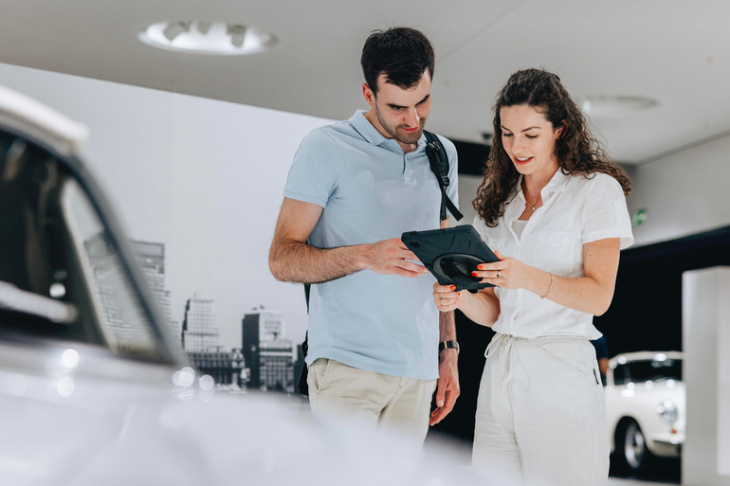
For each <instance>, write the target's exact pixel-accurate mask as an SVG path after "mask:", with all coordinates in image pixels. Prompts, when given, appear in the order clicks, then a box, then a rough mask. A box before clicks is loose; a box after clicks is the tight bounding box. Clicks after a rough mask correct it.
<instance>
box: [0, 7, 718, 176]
mask: <svg viewBox="0 0 730 486" xmlns="http://www.w3.org/2000/svg"><path fill="white" fill-rule="evenodd" d="M2 12H3V14H2V15H1V16H0V45H2V48H1V49H0V63H8V64H16V65H20V66H26V67H32V68H37V69H44V70H49V71H55V72H60V73H66V74H73V75H78V76H85V77H89V78H95V79H101V80H107V81H114V82H118V83H126V84H131V85H136V86H143V87H148V88H155V89H160V90H167V91H172V92H176V93H185V94H189V95H195V96H201V97H207V98H214V99H218V100H225V101H230V102H235V103H243V104H247V105H253V106H260V107H266V108H272V109H276V110H285V111H290V112H296V113H303V114H308V115H314V116H318V117H324V118H331V119H342V118H347V117H349V116H350V115H351V114H352V112H353V111H354V110H355V109H358V108H366V104H365V102H364V100H363V98H362V91H361V84H362V82H363V81H362V73H361V70H360V65H359V56H360V50H361V48H362V44H363V42H364V40H365V38H366V37H367V36H368V34H369V33H370V31H372V30H373V29H378V28H387V27H391V26H397V25H407V26H411V27H415V28H418V29H420V30H422V31H423V32H424V33H425V34H426V35H427V36H428V37H429V38H430V39H431V41H432V43H433V45H434V48H435V50H436V71H435V76H434V85H433V100H434V106H433V110H432V113H431V116H430V119H429V122H428V127H429V128H430V129H431V130H434V131H437V132H439V133H442V134H443V135H446V136H448V137H451V138H453V139H457V140H462V141H471V142H480V141H483V134H484V133H485V132H489V131H490V127H491V118H492V115H491V112H490V109H491V104H492V102H493V99H494V96H495V94H496V92H497V91H498V90H499V89H500V88H501V86H502V85H503V84H504V82H505V81H506V79H507V77H508V76H509V75H510V74H511V73H512V72H514V71H515V70H517V69H520V68H525V67H532V66H536V67H543V68H546V69H548V70H551V71H553V72H556V73H557V74H559V75H560V77H561V78H562V80H563V82H564V84H565V85H566V86H567V88H568V90H569V91H570V92H571V94H572V95H573V96H574V97H575V98H576V99H578V100H582V99H583V98H585V97H587V96H642V97H650V98H653V99H655V100H657V101H658V102H659V104H658V105H657V106H656V107H654V108H651V109H648V110H645V111H640V112H631V113H626V114H623V115H610V116H608V115H606V116H602V115H599V114H596V115H594V116H592V123H593V125H594V127H595V129H596V130H597V131H598V133H599V134H600V135H601V136H602V138H603V139H604V140H605V141H606V143H607V146H608V148H609V150H610V152H611V153H612V155H613V156H614V157H615V158H616V160H617V161H619V162H621V163H624V164H629V165H631V164H641V163H644V162H648V161H652V160H655V159H657V158H659V157H661V156H663V155H666V154H669V153H672V152H675V151H677V150H680V149H682V148H685V147H688V146H692V145H694V144H697V143H701V142H703V141H707V140H711V139H713V138H715V137H718V136H722V135H726V134H728V133H730V89H729V87H730V27H728V25H730V24H729V23H728V21H729V20H730V2H727V1H725V0H710V1H707V0H700V1H694V2H688V1H678V0H613V1H610V2H607V1H601V2H598V1H590V2H588V1H585V0H553V1H545V0H519V1H517V0H451V1H445V0H441V1H436V0H416V1H397V0H369V1H360V2H354V1H352V0H286V1H281V0H268V1H258V2H254V1H250V0H238V1H233V0H205V1H203V0H156V1H154V2H150V1H149V0H125V1H123V2H121V1H110V0H94V1H92V0H64V1H62V2H59V1H58V0H33V1H29V0H3V2H2ZM188 19H200V20H224V21H230V22H240V23H244V24H250V25H254V26H257V27H261V28H264V29H267V30H269V31H272V32H273V33H274V34H275V35H276V36H277V37H278V38H279V43H278V44H277V45H276V47H275V48H274V49H272V50H270V51H268V52H264V53H259V54H254V55H250V56H237V57H223V56H220V57H218V56H200V55H189V54H181V53H177V52H171V51H165V50H160V49H155V48H152V47H150V46H148V45H145V44H143V43H142V42H140V41H139V40H138V39H137V35H138V33H139V32H141V31H142V30H144V28H145V27H146V26H147V25H149V24H151V23H155V22H161V21H166V20H188ZM0 69H1V67H0ZM49 89H52V87H49Z"/></svg>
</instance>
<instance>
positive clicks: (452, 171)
mask: <svg viewBox="0 0 730 486" xmlns="http://www.w3.org/2000/svg"><path fill="white" fill-rule="evenodd" d="M440 139H441V141H442V143H443V144H444V147H445V148H446V152H447V154H448V156H449V161H450V163H449V179H450V180H451V184H450V185H449V187H448V191H447V193H448V195H449V197H450V198H451V200H452V201H454V204H457V205H458V198H457V194H458V178H457V173H458V171H457V157H456V148H455V147H454V145H453V144H452V143H451V142H450V141H449V140H447V139H445V138H443V137H440ZM425 148H426V139H425V137H424V136H422V137H421V139H420V140H419V141H418V149H417V150H415V151H413V152H410V153H407V154H405V153H404V152H403V149H401V147H400V145H398V142H397V141H396V140H393V139H387V138H385V137H384V136H383V135H381V134H380V133H379V132H378V131H377V130H376V129H375V127H373V126H372V125H371V124H370V122H369V121H368V120H367V119H366V118H365V116H364V112H362V111H358V112H356V113H355V114H354V115H353V116H352V117H351V118H350V119H349V120H346V121H342V122H337V123H334V124H332V125H329V126H326V127H322V128H318V129H316V130H314V131H312V132H311V133H309V134H308V135H307V136H306V137H305V138H304V140H303V141H302V143H301V145H300V146H299V150H298V151H297V153H296V155H295V157H294V162H293V164H292V167H291V169H290V171H289V177H288V179H287V183H286V187H285V189H284V196H285V197H288V198H291V199H296V200H299V201H304V202H308V203H312V204H316V205H318V206H321V207H322V208H323V210H322V215H321V217H320V219H319V222H318V223H317V225H316V226H315V228H314V230H313V231H312V234H311V235H310V237H309V240H308V243H309V244H310V245H312V246H314V247H317V248H336V247H340V246H351V245H358V244H364V243H376V242H378V241H381V240H385V239H389V238H400V236H401V234H402V233H403V232H405V231H413V230H427V229H436V228H438V227H439V220H440V209H441V191H440V189H439V186H438V182H437V181H436V176H435V175H434V174H433V172H432V171H431V169H430V166H429V163H428V157H427V156H426V150H425ZM434 282H435V279H434V278H433V277H432V276H431V275H430V274H425V275H422V276H420V277H417V278H408V277H401V276H397V275H380V274H377V273H375V272H372V271H370V270H363V271H360V272H357V273H354V274H351V275H348V276H346V277H342V278H339V279H336V280H332V281H330V282H325V283H321V284H315V285H312V288H311V294H310V299H309V328H308V332H309V338H308V340H309V351H308V353H307V358H306V361H307V364H312V362H313V361H314V360H315V359H317V358H329V359H333V360H336V361H339V362H341V363H344V364H346V365H349V366H353V367H356V368H359V369H364V370H369V371H373V372H376V373H383V374H387V375H393V376H403V377H409V378H416V379H435V378H438V341H439V318H438V310H437V309H436V306H435V304H434V302H433V297H432V296H431V293H432V292H433V284H434Z"/></svg>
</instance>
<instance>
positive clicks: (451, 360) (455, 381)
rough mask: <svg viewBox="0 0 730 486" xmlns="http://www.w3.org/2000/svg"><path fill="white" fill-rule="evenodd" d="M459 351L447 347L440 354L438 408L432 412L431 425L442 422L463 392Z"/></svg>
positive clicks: (437, 389) (437, 391)
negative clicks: (460, 381) (460, 383)
mask: <svg viewBox="0 0 730 486" xmlns="http://www.w3.org/2000/svg"><path fill="white" fill-rule="evenodd" d="M457 355H458V353H457V351H456V350H455V349H453V348H447V349H444V350H443V351H441V353H440V356H439V358H440V359H439V379H438V382H437V388H436V409H435V410H434V411H433V412H431V420H430V423H431V425H436V424H437V423H439V422H441V421H442V420H443V419H444V418H445V417H446V416H447V415H448V414H449V413H451V410H453V408H454V404H455V403H456V399H457V397H458V396H459V394H460V393H461V388H460V387H459V368H458V366H457V363H458V358H457Z"/></svg>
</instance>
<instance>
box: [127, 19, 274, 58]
mask: <svg viewBox="0 0 730 486" xmlns="http://www.w3.org/2000/svg"><path fill="white" fill-rule="evenodd" d="M139 40H141V41H142V42H144V43H145V44H148V45H151V46H154V47H159V48H161V49H168V50H171V51H178V52H189V53H197V54H213V55H220V56H237V55H243V54H254V53H256V52H261V51H264V50H266V49H268V48H270V47H271V46H273V45H274V44H275V43H276V37H274V35H273V34H271V33H270V32H267V31H265V30H262V29H259V28H257V27H253V26H250V25H244V24H240V23H235V22H208V21H200V20H188V21H185V20H179V21H175V22H160V23H156V24H152V25H150V26H149V27H147V29H146V30H145V31H144V32H141V33H140V34H139Z"/></svg>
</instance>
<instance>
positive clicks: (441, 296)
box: [433, 282, 463, 312]
mask: <svg viewBox="0 0 730 486" xmlns="http://www.w3.org/2000/svg"><path fill="white" fill-rule="evenodd" d="M454 289H456V286H454V285H440V284H439V283H438V282H436V283H435V284H433V301H434V302H435V303H436V308H437V309H438V310H439V311H441V312H448V311H452V310H454V309H458V308H459V306H460V305H461V304H462V302H463V296H462V295H461V292H455V291H454Z"/></svg>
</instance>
